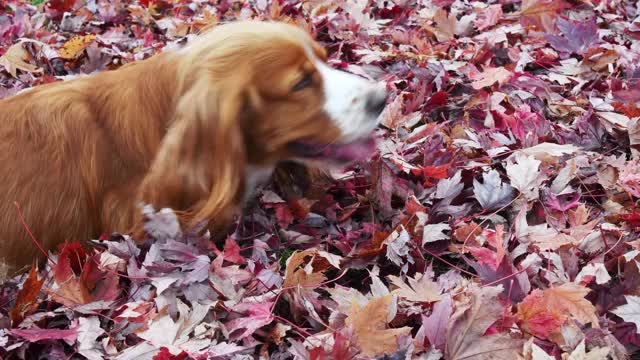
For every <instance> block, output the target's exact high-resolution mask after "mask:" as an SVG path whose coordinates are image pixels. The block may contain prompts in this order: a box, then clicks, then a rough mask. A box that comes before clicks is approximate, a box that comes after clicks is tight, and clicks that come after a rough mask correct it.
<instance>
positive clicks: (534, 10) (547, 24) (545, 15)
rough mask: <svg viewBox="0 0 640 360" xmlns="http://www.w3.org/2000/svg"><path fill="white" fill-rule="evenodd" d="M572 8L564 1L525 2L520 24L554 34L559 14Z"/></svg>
mask: <svg viewBox="0 0 640 360" xmlns="http://www.w3.org/2000/svg"><path fill="white" fill-rule="evenodd" d="M569 7H571V5H570V4H568V3H566V2H565V1H564V0H523V1H522V7H521V13H520V22H521V23H522V26H523V27H532V28H534V29H536V30H544V31H547V32H549V33H551V32H553V30H554V27H555V22H556V17H557V16H558V13H559V12H561V11H562V10H564V9H567V8H569Z"/></svg>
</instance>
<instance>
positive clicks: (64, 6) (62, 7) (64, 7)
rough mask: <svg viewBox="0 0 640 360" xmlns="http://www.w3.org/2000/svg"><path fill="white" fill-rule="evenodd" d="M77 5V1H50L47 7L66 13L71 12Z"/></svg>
mask: <svg viewBox="0 0 640 360" xmlns="http://www.w3.org/2000/svg"><path fill="white" fill-rule="evenodd" d="M75 3H76V0H49V1H47V7H48V8H50V9H53V10H56V11H59V12H65V11H69V10H71V8H73V5H75Z"/></svg>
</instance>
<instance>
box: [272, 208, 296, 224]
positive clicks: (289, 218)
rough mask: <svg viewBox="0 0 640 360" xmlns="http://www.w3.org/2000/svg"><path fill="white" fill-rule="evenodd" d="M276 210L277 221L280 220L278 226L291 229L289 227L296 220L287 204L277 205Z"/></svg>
mask: <svg viewBox="0 0 640 360" xmlns="http://www.w3.org/2000/svg"><path fill="white" fill-rule="evenodd" d="M275 208H276V219H278V225H279V226H281V227H283V228H286V227H289V225H291V223H292V222H293V220H295V218H294V217H293V214H292V213H291V211H290V210H289V207H288V206H287V205H285V204H277V206H275Z"/></svg>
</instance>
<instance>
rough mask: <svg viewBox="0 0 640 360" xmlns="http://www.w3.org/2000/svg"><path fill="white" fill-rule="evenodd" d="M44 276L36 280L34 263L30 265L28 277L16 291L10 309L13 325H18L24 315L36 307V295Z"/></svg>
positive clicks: (36, 273) (36, 274)
mask: <svg viewBox="0 0 640 360" xmlns="http://www.w3.org/2000/svg"><path fill="white" fill-rule="evenodd" d="M43 283H44V278H43V279H42V280H38V272H37V271H36V267H35V265H34V266H32V267H31V271H30V272H29V277H27V280H25V282H24V284H23V285H22V289H20V291H19V292H18V295H17V298H16V304H15V305H14V306H13V309H11V321H12V323H13V326H14V327H16V326H18V325H19V324H20V323H21V322H22V320H24V318H25V316H27V315H29V314H31V313H32V312H33V311H34V310H36V308H37V307H38V303H37V297H38V294H39V293H40V289H42V284H43Z"/></svg>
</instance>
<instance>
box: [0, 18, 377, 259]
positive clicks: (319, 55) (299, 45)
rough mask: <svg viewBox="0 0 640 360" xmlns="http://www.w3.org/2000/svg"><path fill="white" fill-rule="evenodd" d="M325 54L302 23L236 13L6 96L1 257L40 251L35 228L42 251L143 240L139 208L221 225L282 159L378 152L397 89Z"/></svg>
mask: <svg viewBox="0 0 640 360" xmlns="http://www.w3.org/2000/svg"><path fill="white" fill-rule="evenodd" d="M326 58H327V55H326V52H325V49H324V48H323V47H322V46H320V45H319V44H318V43H317V42H315V41H314V40H313V39H312V38H311V36H310V35H309V34H308V33H307V32H305V31H304V30H302V29H300V28H298V27H296V26H294V25H290V24H286V23H281V22H266V21H238V22H232V23H226V24H221V25H217V26H215V27H213V28H212V29H210V30H207V31H206V32H204V33H202V34H199V35H198V36H197V37H196V38H195V39H194V40H192V41H190V42H189V43H188V44H187V45H185V46H184V47H182V48H180V49H177V50H171V51H165V52H162V53H159V54H157V55H154V56H152V57H150V58H148V59H146V60H142V61H137V62H133V63H130V64H127V65H124V66H122V67H120V68H119V69H116V70H111V71H104V72H101V73H98V74H95V75H90V76H84V77H80V78H75V79H73V80H68V81H63V82H55V83H50V84H46V85H41V86H37V87H34V88H32V89H29V90H27V91H24V92H22V93H20V94H17V95H14V96H12V97H9V98H6V99H3V100H0V167H1V169H0V261H1V262H4V263H5V264H6V265H8V267H9V269H10V270H11V271H16V270H18V269H20V268H23V267H25V266H29V265H30V264H32V263H33V262H34V260H35V259H36V258H40V259H42V257H43V255H42V254H41V250H39V249H38V247H37V246H36V244H34V243H33V239H32V237H31V235H30V234H29V231H31V232H32V235H33V238H35V240H37V242H38V243H39V244H40V246H41V247H42V249H44V250H45V251H48V250H52V249H55V247H56V246H57V245H58V244H60V243H63V242H66V241H78V240H86V239H88V238H95V237H97V236H99V235H100V234H102V233H104V232H113V231H120V232H123V231H130V233H132V234H135V235H136V239H139V238H141V237H142V236H141V234H142V232H141V229H142V225H141V224H142V223H143V221H144V219H143V215H142V211H141V209H140V206H141V204H147V205H151V206H153V207H154V208H155V209H160V208H171V209H173V210H175V212H176V213H177V214H178V216H179V219H180V222H181V224H182V225H183V226H185V227H189V226H191V227H195V226H197V225H198V224H203V223H204V224H206V229H209V230H210V231H212V232H215V231H219V230H220V229H222V228H224V227H225V226H228V225H229V224H230V223H232V222H233V218H234V217H235V216H236V215H237V214H238V212H239V211H240V209H241V208H242V205H243V203H245V202H246V201H247V199H249V198H250V197H251V195H252V190H253V189H254V188H255V187H256V186H258V185H259V184H260V183H261V182H264V181H266V180H268V178H269V176H270V175H271V173H272V172H273V170H274V168H275V167H276V166H277V164H278V163H279V162H281V161H288V160H293V161H301V162H309V163H313V164H315V165H314V166H317V164H318V163H321V164H334V165H335V164H346V163H349V162H352V161H353V160H355V159H356V158H361V157H362V156H366V155H367V154H370V153H371V152H372V151H373V148H374V147H375V142H374V141H373V140H372V137H371V134H372V132H373V130H374V129H375V128H377V126H378V124H379V120H378V118H379V114H380V113H381V112H382V110H383V108H384V106H385V103H386V97H387V92H386V87H385V86H384V85H382V84H379V83H377V82H374V81H371V80H368V79H365V78H363V77H360V76H356V75H354V74H350V73H347V72H344V71H340V70H337V69H334V68H332V67H330V66H329V65H328V64H327V63H326ZM16 204H17V205H19V208H17V207H16ZM20 209H21V214H22V215H21V216H22V217H20V214H19V211H18V210H20ZM27 225H28V227H27Z"/></svg>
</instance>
